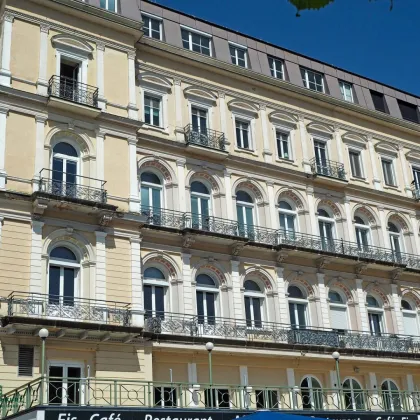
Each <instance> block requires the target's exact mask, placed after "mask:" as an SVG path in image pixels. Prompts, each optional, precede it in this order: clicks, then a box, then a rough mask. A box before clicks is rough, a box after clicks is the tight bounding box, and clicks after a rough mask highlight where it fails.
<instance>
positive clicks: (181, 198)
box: [176, 159, 187, 212]
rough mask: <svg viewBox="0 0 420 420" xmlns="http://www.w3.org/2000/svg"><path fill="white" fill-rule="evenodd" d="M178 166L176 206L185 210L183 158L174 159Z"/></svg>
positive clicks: (180, 209)
mask: <svg viewBox="0 0 420 420" xmlns="http://www.w3.org/2000/svg"><path fill="white" fill-rule="evenodd" d="M176 166H177V168H178V198H179V203H178V208H179V211H181V212H186V211H187V203H186V201H185V159H179V160H177V161H176Z"/></svg>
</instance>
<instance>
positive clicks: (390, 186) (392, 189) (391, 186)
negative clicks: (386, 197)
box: [384, 184, 401, 192]
mask: <svg viewBox="0 0 420 420" xmlns="http://www.w3.org/2000/svg"><path fill="white" fill-rule="evenodd" d="M384 189H385V190H391V191H398V192H401V189H400V188H398V187H397V186H396V185H386V184H384Z"/></svg>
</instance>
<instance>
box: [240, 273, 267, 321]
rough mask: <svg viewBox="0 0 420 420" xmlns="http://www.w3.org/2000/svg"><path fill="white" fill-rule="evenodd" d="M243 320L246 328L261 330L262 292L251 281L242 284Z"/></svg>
mask: <svg viewBox="0 0 420 420" xmlns="http://www.w3.org/2000/svg"><path fill="white" fill-rule="evenodd" d="M244 289H245V292H244V300H245V318H246V325H247V326H248V327H254V328H261V327H262V321H263V305H264V292H263V291H262V290H261V288H260V286H259V285H258V284H257V283H256V282H255V281H253V280H246V281H245V283H244Z"/></svg>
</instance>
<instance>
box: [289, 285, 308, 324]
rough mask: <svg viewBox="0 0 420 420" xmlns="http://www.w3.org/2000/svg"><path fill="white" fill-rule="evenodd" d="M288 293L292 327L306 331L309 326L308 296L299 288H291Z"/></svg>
mask: <svg viewBox="0 0 420 420" xmlns="http://www.w3.org/2000/svg"><path fill="white" fill-rule="evenodd" d="M287 293H288V301H289V315H290V325H291V327H292V329H305V328H306V327H307V326H308V324H309V322H308V315H307V307H308V300H307V296H306V295H305V294H304V293H303V292H302V290H301V289H300V288H299V287H297V286H289V288H288V289H287Z"/></svg>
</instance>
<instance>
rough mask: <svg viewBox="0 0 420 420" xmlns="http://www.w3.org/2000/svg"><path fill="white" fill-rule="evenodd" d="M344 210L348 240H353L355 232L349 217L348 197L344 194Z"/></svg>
mask: <svg viewBox="0 0 420 420" xmlns="http://www.w3.org/2000/svg"><path fill="white" fill-rule="evenodd" d="M344 210H345V212H346V219H347V222H346V225H347V230H348V235H349V241H350V242H355V240H356V238H355V232H354V229H353V220H352V217H351V211H350V198H348V197H347V195H346V196H344Z"/></svg>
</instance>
